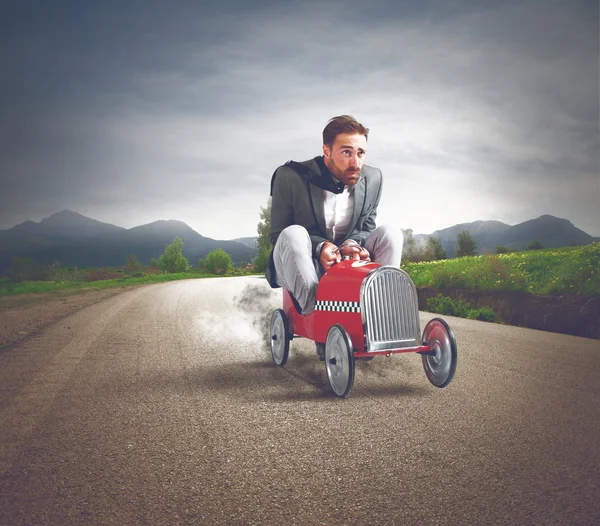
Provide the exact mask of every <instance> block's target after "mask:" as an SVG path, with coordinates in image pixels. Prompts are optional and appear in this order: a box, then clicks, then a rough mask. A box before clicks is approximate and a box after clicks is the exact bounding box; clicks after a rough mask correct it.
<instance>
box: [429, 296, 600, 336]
mask: <svg viewBox="0 0 600 526" xmlns="http://www.w3.org/2000/svg"><path fill="white" fill-rule="evenodd" d="M438 294H443V295H444V296H449V297H451V298H453V299H459V300H462V301H466V302H467V303H469V304H471V305H473V306H474V307H491V308H492V309H493V310H494V312H495V313H496V314H498V315H499V316H500V318H501V319H502V321H503V322H504V323H507V324H509V325H518V326H521V327H529V328H530V329H539V330H542V331H549V332H560V333H563V334H571V335H573V336H584V337H586V338H600V298H599V297H594V296H585V295H583V294H578V295H553V296H532V295H530V294H524V293H522V292H482V291H467V290H462V289H445V290H436V289H432V288H422V289H419V290H418V295H419V309H420V310H427V309H426V303H427V299H428V298H431V297H432V296H436V295H438Z"/></svg>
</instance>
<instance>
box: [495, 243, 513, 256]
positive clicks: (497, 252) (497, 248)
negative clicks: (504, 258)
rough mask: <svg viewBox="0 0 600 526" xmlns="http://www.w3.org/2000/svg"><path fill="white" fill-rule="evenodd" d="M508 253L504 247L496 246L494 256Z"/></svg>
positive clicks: (507, 249)
mask: <svg viewBox="0 0 600 526" xmlns="http://www.w3.org/2000/svg"><path fill="white" fill-rule="evenodd" d="M510 251H511V250H510V248H508V247H507V246H506V245H496V254H508V253H509V252H510Z"/></svg>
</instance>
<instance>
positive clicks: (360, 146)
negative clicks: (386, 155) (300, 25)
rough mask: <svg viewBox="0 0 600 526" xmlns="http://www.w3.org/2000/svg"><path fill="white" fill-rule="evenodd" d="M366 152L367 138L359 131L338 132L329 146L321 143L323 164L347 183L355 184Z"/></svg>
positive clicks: (336, 176) (337, 177)
mask: <svg viewBox="0 0 600 526" xmlns="http://www.w3.org/2000/svg"><path fill="white" fill-rule="evenodd" d="M366 154H367V138H366V137H365V136H364V135H360V134H359V133H340V134H339V135H338V136H337V137H336V138H335V141H333V144H332V145H331V146H329V145H327V144H324V145H323V157H324V160H325V166H327V168H328V169H329V171H330V172H331V173H332V174H333V176H334V177H335V178H336V179H338V180H339V181H341V182H342V183H344V184H347V185H350V186H352V185H355V184H356V183H357V182H358V179H359V177H360V171H361V169H362V165H363V163H364V159H365V155H366Z"/></svg>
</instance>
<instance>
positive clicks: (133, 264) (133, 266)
mask: <svg viewBox="0 0 600 526" xmlns="http://www.w3.org/2000/svg"><path fill="white" fill-rule="evenodd" d="M142 268H143V267H142V264H141V263H140V260H139V259H138V257H137V256H136V255H135V254H127V256H125V270H126V271H127V272H129V273H131V274H132V273H134V272H140V271H141V270H142Z"/></svg>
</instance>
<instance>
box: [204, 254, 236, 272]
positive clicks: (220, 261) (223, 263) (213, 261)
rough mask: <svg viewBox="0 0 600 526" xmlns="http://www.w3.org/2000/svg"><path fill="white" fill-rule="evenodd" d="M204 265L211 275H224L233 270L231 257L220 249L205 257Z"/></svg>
mask: <svg viewBox="0 0 600 526" xmlns="http://www.w3.org/2000/svg"><path fill="white" fill-rule="evenodd" d="M205 265H206V270H208V271H209V272H210V273H211V274H226V273H227V272H231V271H232V270H233V262H232V261H231V256H230V255H229V254H228V253H227V252H225V251H224V250H223V249H222V248H217V249H215V250H211V251H210V252H209V253H208V254H207V255H206V260H205Z"/></svg>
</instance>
